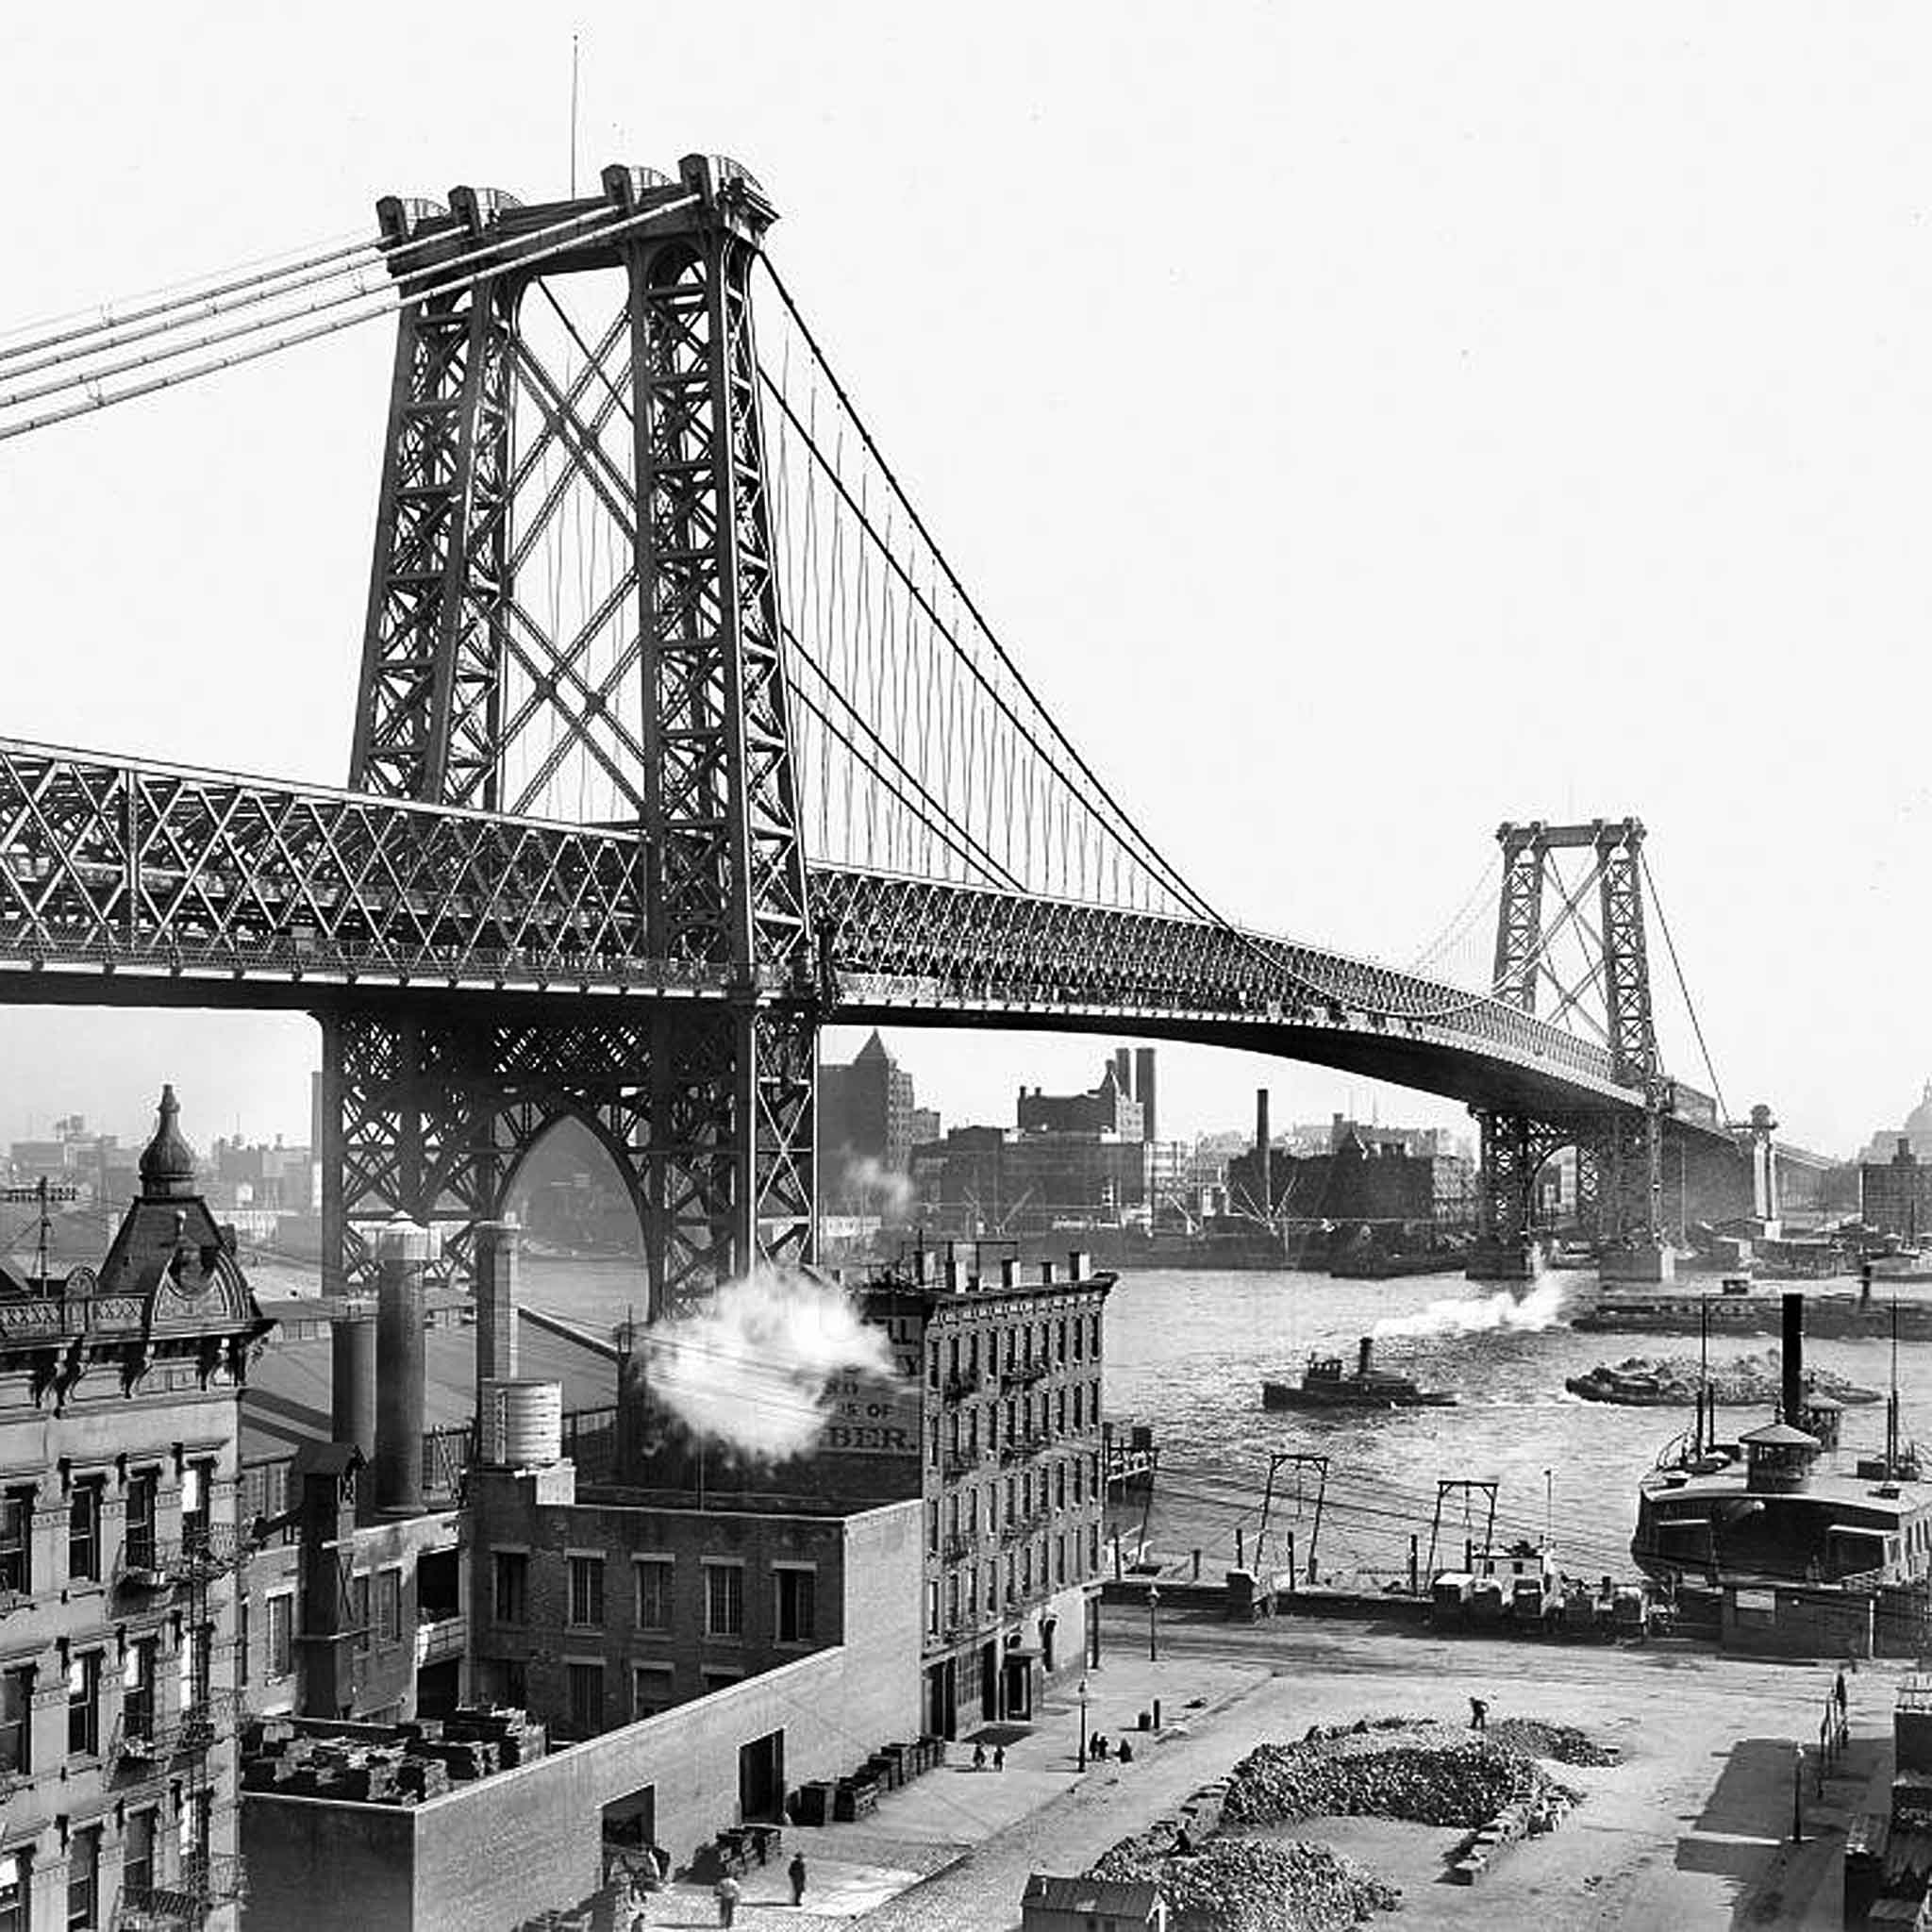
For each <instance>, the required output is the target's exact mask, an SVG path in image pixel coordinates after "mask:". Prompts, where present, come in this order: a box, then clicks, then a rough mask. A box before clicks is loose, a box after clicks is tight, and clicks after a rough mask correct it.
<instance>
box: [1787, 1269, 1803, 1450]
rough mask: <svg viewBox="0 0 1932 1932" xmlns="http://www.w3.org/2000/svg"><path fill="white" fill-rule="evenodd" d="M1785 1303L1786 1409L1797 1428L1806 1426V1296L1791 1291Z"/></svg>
mask: <svg viewBox="0 0 1932 1932" xmlns="http://www.w3.org/2000/svg"><path fill="white" fill-rule="evenodd" d="M1784 1304H1785V1336H1784V1397H1785V1399H1784V1410H1785V1421H1786V1422H1787V1423H1789V1424H1790V1426H1791V1427H1792V1428H1794V1429H1802V1428H1803V1427H1804V1426H1805V1297H1804V1296H1803V1295H1802V1294H1795V1293H1788V1294H1787V1295H1786V1296H1785V1298H1784Z"/></svg>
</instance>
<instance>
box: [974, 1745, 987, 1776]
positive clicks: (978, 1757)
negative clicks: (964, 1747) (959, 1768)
mask: <svg viewBox="0 0 1932 1932" xmlns="http://www.w3.org/2000/svg"><path fill="white" fill-rule="evenodd" d="M973 1768H974V1771H984V1770H985V1769H986V1746H985V1745H984V1744H975V1745H974V1747H973Z"/></svg>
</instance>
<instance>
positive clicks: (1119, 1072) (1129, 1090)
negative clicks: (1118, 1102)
mask: <svg viewBox="0 0 1932 1932" xmlns="http://www.w3.org/2000/svg"><path fill="white" fill-rule="evenodd" d="M1113 1084H1114V1085H1115V1086H1116V1087H1118V1088H1119V1089H1120V1090H1121V1092H1122V1093H1123V1094H1124V1096H1125V1097H1126V1098H1127V1099H1129V1100H1131V1099H1133V1097H1134V1057H1133V1055H1132V1054H1130V1053H1129V1052H1128V1051H1127V1050H1126V1048H1125V1047H1124V1046H1117V1047H1115V1048H1114V1050H1113Z"/></svg>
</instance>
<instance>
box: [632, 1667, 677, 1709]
mask: <svg viewBox="0 0 1932 1932" xmlns="http://www.w3.org/2000/svg"><path fill="white" fill-rule="evenodd" d="M676 1702H677V1693H676V1692H675V1691H674V1690H673V1689H672V1674H671V1666H670V1665H669V1664H633V1665H631V1667H630V1714H631V1718H632V1721H633V1722H635V1721H636V1720H637V1719H639V1718H641V1717H656V1716H657V1715H658V1712H659V1711H660V1710H669V1709H670V1708H671V1707H672V1706H673V1705H674V1704H675V1703H676Z"/></svg>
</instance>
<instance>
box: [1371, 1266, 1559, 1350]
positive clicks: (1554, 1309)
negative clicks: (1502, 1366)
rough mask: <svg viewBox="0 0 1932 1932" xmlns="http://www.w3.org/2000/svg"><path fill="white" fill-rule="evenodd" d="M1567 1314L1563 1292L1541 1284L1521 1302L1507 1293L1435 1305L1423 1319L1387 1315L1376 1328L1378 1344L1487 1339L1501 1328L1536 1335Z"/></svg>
mask: <svg viewBox="0 0 1932 1932" xmlns="http://www.w3.org/2000/svg"><path fill="white" fill-rule="evenodd" d="M1562 1312H1563V1290H1562V1287H1561V1285H1560V1284H1559V1283H1557V1282H1554V1281H1544V1282H1540V1283H1539V1284H1538V1285H1537V1286H1536V1287H1535V1288H1533V1289H1531V1290H1530V1291H1529V1292H1528V1293H1527V1294H1526V1295H1524V1296H1523V1297H1522V1299H1521V1300H1518V1298H1517V1297H1516V1296H1515V1295H1513V1294H1511V1293H1510V1292H1509V1291H1508V1290H1507V1288H1506V1289H1501V1290H1499V1291H1497V1292H1496V1293H1494V1294H1491V1295H1482V1296H1478V1297H1475V1298H1474V1299H1468V1298H1465V1299H1461V1300H1453V1301H1440V1302H1431V1303H1430V1304H1429V1305H1428V1307H1425V1308H1424V1310H1423V1311H1422V1312H1421V1313H1420V1314H1419V1315H1387V1316H1384V1317H1383V1319H1382V1320H1381V1321H1379V1322H1377V1323H1376V1324H1375V1327H1374V1335H1375V1338H1376V1340H1377V1341H1382V1340H1384V1339H1388V1338H1393V1337H1399V1336H1406V1335H1483V1334H1488V1333H1490V1332H1491V1331H1493V1330H1495V1329H1499V1328H1513V1329H1520V1330H1523V1331H1524V1332H1526V1333H1530V1334H1534V1333H1535V1332H1536V1331H1537V1330H1539V1329H1542V1328H1548V1327H1551V1326H1553V1325H1554V1324H1556V1322H1557V1319H1558V1318H1559V1317H1560V1316H1561V1314H1562Z"/></svg>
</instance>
